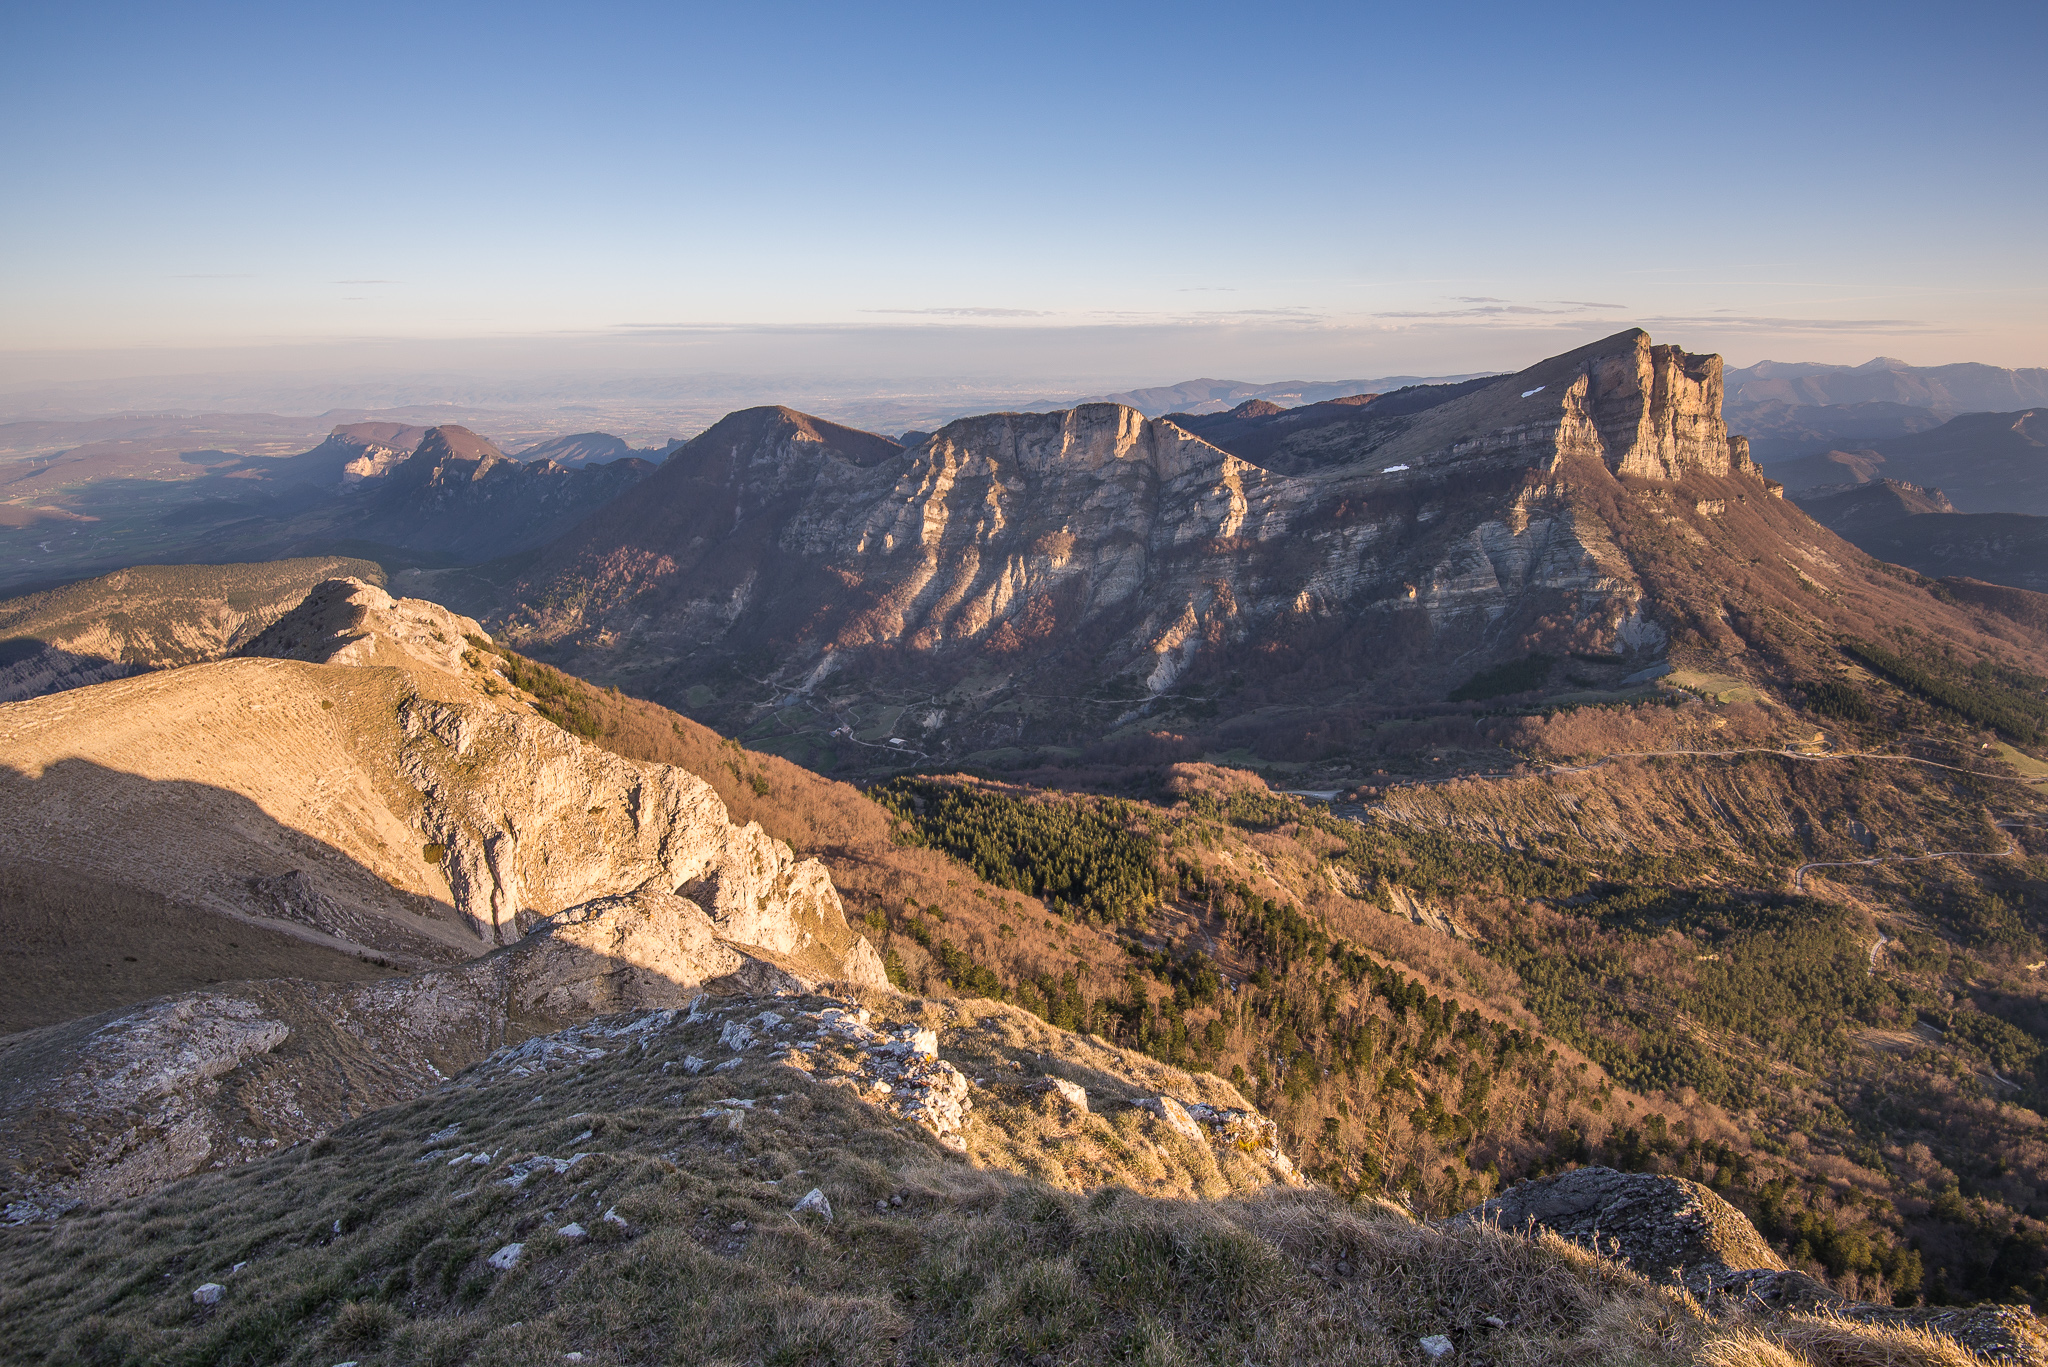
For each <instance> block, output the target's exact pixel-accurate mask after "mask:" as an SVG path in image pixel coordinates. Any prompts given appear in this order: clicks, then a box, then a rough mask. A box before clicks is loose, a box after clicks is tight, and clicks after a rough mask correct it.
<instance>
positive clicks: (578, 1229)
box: [555, 1220, 590, 1241]
mask: <svg viewBox="0 0 2048 1367" xmlns="http://www.w3.org/2000/svg"><path fill="white" fill-rule="evenodd" d="M555 1233H557V1234H559V1235H561V1236H562V1237H563V1238H564V1239H568V1240H571V1241H574V1240H577V1239H587V1238H589V1237H590V1231H589V1230H587V1229H585V1228H584V1227H583V1226H582V1225H579V1224H577V1223H576V1222H575V1221H574V1220H571V1221H570V1222H569V1223H568V1224H566V1225H563V1226H562V1227H561V1228H560V1229H558V1230H556V1231H555Z"/></svg>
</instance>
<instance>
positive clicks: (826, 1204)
mask: <svg viewBox="0 0 2048 1367" xmlns="http://www.w3.org/2000/svg"><path fill="white" fill-rule="evenodd" d="M806 1211H809V1212H811V1213H813V1214H816V1215H821V1216H823V1217H824V1218H825V1223H826V1224H830V1223H832V1203H831V1202H830V1201H828V1200H826V1199H825V1193H824V1192H823V1191H821V1190H819V1189H818V1188H817V1187H812V1188H811V1189H810V1192H809V1193H808V1194H807V1195H805V1197H804V1199H803V1200H801V1201H799V1202H797V1203H796V1208H795V1209H794V1210H792V1211H791V1212H790V1214H792V1215H802V1214H804V1213H805V1212H806Z"/></svg>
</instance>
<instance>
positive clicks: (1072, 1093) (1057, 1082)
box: [1044, 1077, 1088, 1114]
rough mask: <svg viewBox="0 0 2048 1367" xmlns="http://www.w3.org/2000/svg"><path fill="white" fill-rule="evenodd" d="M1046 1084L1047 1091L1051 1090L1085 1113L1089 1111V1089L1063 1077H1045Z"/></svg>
mask: <svg viewBox="0 0 2048 1367" xmlns="http://www.w3.org/2000/svg"><path fill="white" fill-rule="evenodd" d="M1044 1086H1045V1090H1046V1091H1048V1092H1051V1093H1052V1094H1053V1095H1054V1096H1056V1097H1058V1098H1059V1099H1060V1100H1062V1101H1064V1102H1066V1103H1067V1104H1068V1105H1069V1106H1072V1107H1073V1108H1074V1109H1075V1110H1077V1111H1080V1112H1083V1113H1084V1114H1085V1113H1086V1112H1087V1110H1088V1090H1087V1089H1086V1088H1085V1087H1082V1086H1081V1085H1080V1084H1079V1083H1074V1082H1069V1081H1067V1080H1066V1079H1065V1078H1063V1077H1048V1078H1046V1079H1045V1082H1044Z"/></svg>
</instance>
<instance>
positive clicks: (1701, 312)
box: [0, 3, 2048, 381]
mask: <svg viewBox="0 0 2048 1367" xmlns="http://www.w3.org/2000/svg"><path fill="white" fill-rule="evenodd" d="M0 25H4V27H0V159H4V161H0V167H4V177H5V178H4V181H0V183H4V184H5V185H6V187H7V193H6V195H5V196H4V197H0V320H4V323H5V328H4V334H0V367H4V369H5V370H6V371H11V372H13V374H15V375H16V376H28V377H33V378H39V379H47V378H61V377H65V376H70V375H86V374H90V373H101V372H108V373H112V372H119V371H121V370H122V368H123V367H127V368H129V369H137V368H142V369H147V368H151V367H155V368H158V369H161V368H163V367H165V366H178V365H187V364H190V365H199V364H202V363H203V364H205V365H209V366H232V365H235V364H249V365H273V364H282V363H283V361H281V360H280V358H287V359H290V358H296V359H295V360H294V361H293V363H295V364H296V363H303V364H308V365H312V364H332V365H335V366H338V367H347V366H360V365H374V364H377V363H380V362H379V360H378V358H380V357H381V358H383V360H384V361H387V362H388V361H390V360H391V359H392V358H396V357H403V358H404V363H405V364H408V365H411V364H420V363H426V362H435V363H440V364H445V365H447V366H455V367H459V366H464V365H471V366H487V365H491V364H506V365H519V366H533V367H547V366H566V367H572V368H573V367H587V368H591V369H595V370H601V369H604V368H607V367H610V368H619V369H640V370H647V369H660V368H663V367H673V368H679V369H693V368H694V369H726V370H733V369H750V368H751V369H755V370H759V369H762V368H764V367H765V368H769V369H774V368H778V367H780V368H791V369H794V368H808V369H810V370H813V371H820V372H823V371H831V370H834V369H837V370H840V371H844V372H846V373H862V374H887V373H892V372H901V373H917V374H936V373H944V372H945V371H946V370H947V368H948V367H949V366H951V367H954V368H956V369H961V370H973V371H974V372H975V373H979V374H990V373H998V372H1005V371H1007V372H1013V373H1016V374H1019V375H1029V374H1047V375H1051V374H1061V375H1066V374H1073V373H1080V372H1085V373H1088V374H1100V375H1101V376H1102V377H1103V378H1104V379H1105V380H1119V381H1138V380H1166V379H1176V378H1185V377H1187V376H1188V375H1190V374H1194V373H1198V372H1207V373H1228V374H1231V375H1238V376H1244V377H1247V378H1273V377H1278V376H1281V375H1311V376H1314V375H1324V376H1336V375H1360V374H1383V373H1390V372H1394V371H1420V372H1442V371H1449V370H1470V369H1480V368H1488V367H1493V366H1506V365H1520V364H1523V363H1526V362H1527V361H1528V360H1530V359H1533V358H1534V357H1536V356H1540V355H1543V354H1546V353H1547V352H1550V351H1556V350H1562V349H1564V348H1565V347H1567V346H1570V345H1575V344H1576V343H1577V342H1578V341H1581V340H1584V339H1586V338H1589V337H1593V336H1598V335H1602V334H1604V333H1606V332H1609V331H1613V330H1615V329H1616V328H1619V327H1621V326H1626V325H1629V324H1636V323H1640V324H1642V325H1644V326H1647V327H1649V328H1650V330H1651V331H1652V332H1653V333H1654V334H1656V335H1657V336H1658V337H1659V338H1660V340H1672V341H1678V342H1681V343H1682V344H1684V345H1686V346H1688V347H1690V348H1691V349H1694V350H1719V351H1722V352H1724V353H1725V354H1727V355H1728V356H1729V357H1730V359H1731V361H1733V362H1735V363H1747V362H1752V361H1755V360H1758V359H1763V358H1765V357H1774V358H1777V359H1817V360H1831V361H1861V360H1864V359H1867V358H1868V357H1870V356H1871V355H1874V354H1878V353H1883V354H1888V355H1897V356H1902V357H1904V358H1906V359H1908V360H1912V361H1916V362H1921V363H1934V362H1941V361H1951V360H1964V359H1971V360H1986V361H1993V362H1996V363H2000V364H2005V365H2042V364H2048V308H2044V306H2048V228H2044V224H2048V215H2044V212H2043V211H2044V209H2048V178H2044V176H2043V175H2042V171H2043V163H2044V159H2048V158H2044V149H2048V94H2044V90H2048V82H2044V81H2043V80H2042V78H2041V75H2040V66H2039V54H2040V52H2041V50H2042V46H2043V39H2044V38H2048V6H2041V5H2039V4H2034V5H2017V4H2012V5H1956V6H1949V7H1944V8H1942V9H1940V10H1939V11H1937V10H1935V9H1934V8H1933V7H1914V8H1908V7H1903V6H1896V7H1895V6H1885V5H1860V6H1846V5H1837V6H1802V5H1798V4H1780V5H1770V6H1748V5H1720V6H1705V5H1692V6H1680V5H1656V6H1646V5H1641V4H1631V5H1626V6H1622V5H1599V4H1585V5H1574V6H1568V7H1561V6H1543V5H1515V6H1507V5H1441V6H1419V5H1407V6H1401V7H1398V8H1395V7H1377V6H1371V5H1347V6H1337V5H1292V6H1289V5H1267V6H1259V7H1251V6H1202V5H1174V6H1166V5H1116V4H1095V5H1085V6H1083V5H1073V6H1065V5H1035V6H1029V7H1025V6H1010V7H993V6H963V5H958V4H951V5H932V6H917V5H870V6H848V5H837V6H817V5H774V4H751V5H747V6H744V7H741V6H716V7H711V6H689V5H676V4H667V5H623V4H614V5H602V4H600V5H591V6H585V7H575V8H572V7H569V6H562V5H550V6H522V5H519V4H503V3H501V4H493V5H481V4H479V5H445V4H444V5H432V4H429V5H422V6H402V7H401V6H380V5H376V4H350V5H347V6H341V5H328V4H319V3H314V4H308V5H303V6H279V5H275V4H265V5H260V6H257V5H250V6H232V5H211V4H204V3H198V4H181V5H178V6H168V5H157V6H135V5H104V4H92V3H84V4H69V5H50V6H35V7H31V6H28V5H23V4H17V5H14V6H11V7H9V8H8V10H7V12H6V14H5V17H4V20H0ZM237 358H240V359H239V360H237ZM4 378H5V375H4V373H0V379H4Z"/></svg>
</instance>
